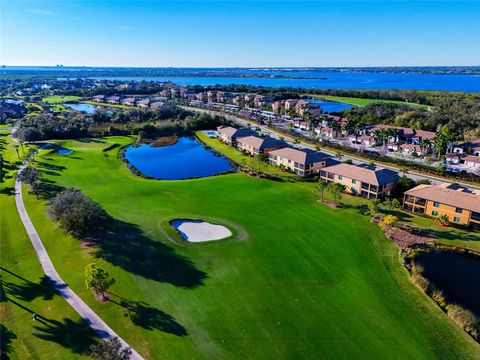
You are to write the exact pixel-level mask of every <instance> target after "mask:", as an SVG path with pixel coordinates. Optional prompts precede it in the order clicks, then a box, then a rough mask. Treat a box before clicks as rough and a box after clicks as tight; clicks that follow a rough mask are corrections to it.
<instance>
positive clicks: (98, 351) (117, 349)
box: [90, 337, 132, 360]
mask: <svg viewBox="0 0 480 360" xmlns="http://www.w3.org/2000/svg"><path fill="white" fill-rule="evenodd" d="M90 351H91V353H90V358H91V359H92V360H129V359H130V357H131V356H132V350H131V349H130V348H129V347H122V343H121V342H120V340H119V338H118V337H113V338H110V339H108V340H106V341H102V342H101V343H99V344H97V345H92V346H91V347H90Z"/></svg>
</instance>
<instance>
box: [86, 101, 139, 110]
mask: <svg viewBox="0 0 480 360" xmlns="http://www.w3.org/2000/svg"><path fill="white" fill-rule="evenodd" d="M82 104H90V105H97V106H108V107H114V108H117V109H135V108H134V107H132V106H127V105H121V104H108V103H98V102H95V101H90V100H84V101H82ZM137 109H138V108H137Z"/></svg>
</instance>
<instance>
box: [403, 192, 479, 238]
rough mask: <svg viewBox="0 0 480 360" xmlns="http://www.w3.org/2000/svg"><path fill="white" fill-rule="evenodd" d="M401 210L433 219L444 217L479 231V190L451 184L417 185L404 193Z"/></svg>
mask: <svg viewBox="0 0 480 360" xmlns="http://www.w3.org/2000/svg"><path fill="white" fill-rule="evenodd" d="M403 209H404V210H408V211H412V212H414V213H417V214H424V215H428V216H433V217H437V216H442V215H446V216H447V217H448V220H449V221H450V222H451V223H453V224H459V225H465V226H470V227H472V228H474V229H476V230H480V190H470V189H468V188H466V187H463V186H460V185H458V184H451V183H444V184H442V185H418V186H416V187H414V188H413V189H410V190H408V191H406V192H405V194H404V197H403Z"/></svg>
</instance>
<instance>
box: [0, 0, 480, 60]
mask: <svg viewBox="0 0 480 360" xmlns="http://www.w3.org/2000/svg"><path fill="white" fill-rule="evenodd" d="M0 23H1V24H0V30H1V33H0V40H1V45H0V46H1V48H0V50H1V53H0V62H1V63H2V64H5V65H56V64H63V65H65V66H67V65H85V66H175V67H182V66H185V67H187V66H189V67H215V66H390V65H391V66H395V65H480V40H479V39H480V1H465V2H462V1H452V2H448V1H420V2H413V1H372V2H365V1H353V2H345V1H333V2H332V1H309V2H300V1H295V2H290V1H280V2H278V1H242V2H234V1H213V2H205V1H194V2H186V1H176V2H169V1H160V0H158V1H131V0H118V1H100V0H97V1H79V0H52V1H23V0H1V1H0Z"/></svg>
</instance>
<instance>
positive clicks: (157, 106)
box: [150, 101, 164, 110]
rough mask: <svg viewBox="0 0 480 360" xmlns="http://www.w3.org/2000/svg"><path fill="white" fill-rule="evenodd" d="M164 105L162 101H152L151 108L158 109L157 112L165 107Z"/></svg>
mask: <svg viewBox="0 0 480 360" xmlns="http://www.w3.org/2000/svg"><path fill="white" fill-rule="evenodd" d="M163 104H164V103H163V102H162V101H152V102H151V103H150V108H151V109H157V110H158V109H160V108H161V107H162V106H163Z"/></svg>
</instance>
